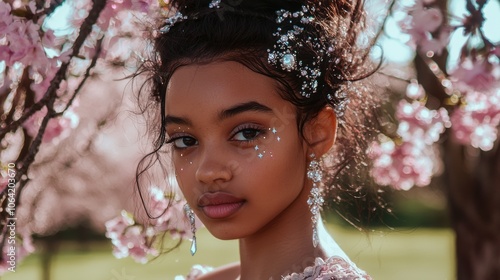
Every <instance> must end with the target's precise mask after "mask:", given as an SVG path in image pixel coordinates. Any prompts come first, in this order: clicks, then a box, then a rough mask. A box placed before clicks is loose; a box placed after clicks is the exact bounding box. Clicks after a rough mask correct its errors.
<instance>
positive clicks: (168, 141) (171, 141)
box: [165, 134, 198, 150]
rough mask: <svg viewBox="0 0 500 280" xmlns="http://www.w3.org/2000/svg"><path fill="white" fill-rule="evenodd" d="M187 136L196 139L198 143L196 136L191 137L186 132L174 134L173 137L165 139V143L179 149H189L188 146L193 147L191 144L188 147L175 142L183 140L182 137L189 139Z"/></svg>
mask: <svg viewBox="0 0 500 280" xmlns="http://www.w3.org/2000/svg"><path fill="white" fill-rule="evenodd" d="M187 138H190V139H193V140H195V141H196V143H198V140H196V139H195V138H194V137H191V136H189V135H187V134H184V135H176V136H173V137H171V138H169V139H167V140H166V141H165V144H172V146H173V148H174V149H177V150H182V149H187V148H189V147H191V146H187V147H178V146H177V145H176V144H175V142H176V141H177V140H182V139H187Z"/></svg>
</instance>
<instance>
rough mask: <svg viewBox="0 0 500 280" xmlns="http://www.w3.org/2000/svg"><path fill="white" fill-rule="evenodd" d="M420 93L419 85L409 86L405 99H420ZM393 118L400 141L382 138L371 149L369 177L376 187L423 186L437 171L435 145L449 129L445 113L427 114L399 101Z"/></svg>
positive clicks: (420, 105) (419, 105)
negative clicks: (395, 119)
mask: <svg viewBox="0 0 500 280" xmlns="http://www.w3.org/2000/svg"><path fill="white" fill-rule="evenodd" d="M422 92H423V91H422V89H421V87H420V86H419V85H418V84H415V83H411V84H410V85H409V86H408V89H407V96H409V97H416V98H422ZM396 118H397V120H398V121H399V125H398V129H397V134H398V136H399V139H398V140H397V141H393V140H392V139H389V138H387V137H381V138H382V141H381V143H379V142H373V143H372V144H371V145H370V148H369V152H368V156H369V157H370V159H372V160H373V165H372V169H371V170H370V173H371V176H372V177H373V179H374V180H375V182H376V183H377V184H380V185H390V186H392V187H394V188H395V189H398V190H409V189H410V188H412V187H413V186H420V187H422V186H426V185H428V184H429V183H430V180H431V178H432V176H433V175H434V174H435V173H436V172H437V171H438V170H439V167H440V165H439V155H438V152H437V150H436V149H435V148H434V143H435V142H437V141H438V140H439V137H440V135H441V133H443V132H444V130H445V129H446V128H448V127H450V126H451V122H450V118H449V116H448V112H447V111H446V110H445V109H444V108H440V109H439V110H430V109H428V108H426V107H425V106H424V104H423V103H421V102H419V101H416V100H413V101H412V102H411V103H410V102H408V101H406V100H401V101H400V102H399V104H398V106H397V110H396Z"/></svg>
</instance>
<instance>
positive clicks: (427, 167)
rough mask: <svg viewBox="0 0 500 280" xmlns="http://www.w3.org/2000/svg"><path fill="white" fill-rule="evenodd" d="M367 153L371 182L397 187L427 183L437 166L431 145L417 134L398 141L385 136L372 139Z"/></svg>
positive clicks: (406, 188)
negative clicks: (374, 140) (382, 138)
mask: <svg viewBox="0 0 500 280" xmlns="http://www.w3.org/2000/svg"><path fill="white" fill-rule="evenodd" d="M368 156H369V158H370V159H372V161H373V162H372V168H371V170H370V175H371V176H372V178H373V179H374V180H375V182H376V183H377V184H380V185H384V186H392V187H393V188H395V189H397V190H409V189H411V188H412V187H413V186H419V187H423V186H426V185H428V184H429V183H430V180H431V177H432V176H433V175H434V174H435V173H436V172H437V170H438V168H439V165H436V162H439V161H438V154H437V151H436V150H435V148H434V147H433V146H432V145H427V144H425V143H424V142H423V141H421V139H418V138H417V139H415V140H414V141H411V142H410V141H409V142H402V143H396V142H394V141H393V140H391V139H389V138H385V139H384V140H383V141H382V142H381V143H379V142H373V143H372V144H371V145H370V148H369V152H368Z"/></svg>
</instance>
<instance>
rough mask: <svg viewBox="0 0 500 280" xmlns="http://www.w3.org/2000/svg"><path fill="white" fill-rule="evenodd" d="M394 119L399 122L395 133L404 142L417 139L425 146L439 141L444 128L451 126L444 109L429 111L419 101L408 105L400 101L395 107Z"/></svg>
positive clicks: (404, 101)
mask: <svg viewBox="0 0 500 280" xmlns="http://www.w3.org/2000/svg"><path fill="white" fill-rule="evenodd" d="M396 118H397V119H398V121H399V125H398V130H397V133H398V135H399V136H401V138H402V139H403V141H405V142H411V141H414V140H415V139H417V138H418V139H421V140H422V141H423V142H424V143H425V144H427V145H432V144H433V143H435V142H436V141H438V140H439V136H440V135H441V133H443V132H444V130H445V128H447V127H450V126H451V122H450V118H449V117H448V111H446V109H444V108H439V109H438V110H430V109H428V108H427V107H425V106H424V105H423V104H422V103H421V102H419V101H413V102H411V103H409V102H408V101H406V100H401V101H400V102H399V104H398V106H397V110H396Z"/></svg>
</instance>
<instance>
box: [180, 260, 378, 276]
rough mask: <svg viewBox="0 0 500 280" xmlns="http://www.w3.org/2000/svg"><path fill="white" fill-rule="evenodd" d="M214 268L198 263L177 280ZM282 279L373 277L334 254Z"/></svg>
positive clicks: (204, 272) (198, 274) (199, 274)
mask: <svg viewBox="0 0 500 280" xmlns="http://www.w3.org/2000/svg"><path fill="white" fill-rule="evenodd" d="M212 270H213V269H212V268H211V267H206V266H200V265H196V266H194V267H193V268H192V269H191V272H190V273H189V275H188V276H186V277H182V276H177V277H176V278H175V280H196V279H198V278H199V277H200V276H202V275H204V274H206V273H208V272H210V271H212ZM281 280H372V278H371V277H370V276H368V275H367V274H366V272H364V271H363V270H361V269H359V268H358V267H356V265H355V264H354V263H352V262H350V261H348V260H345V259H343V258H341V257H338V256H334V257H331V258H328V259H327V260H323V259H321V258H316V260H315V262H314V265H313V266H309V267H307V268H306V269H304V271H302V272H301V273H292V274H289V275H286V276H281Z"/></svg>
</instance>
